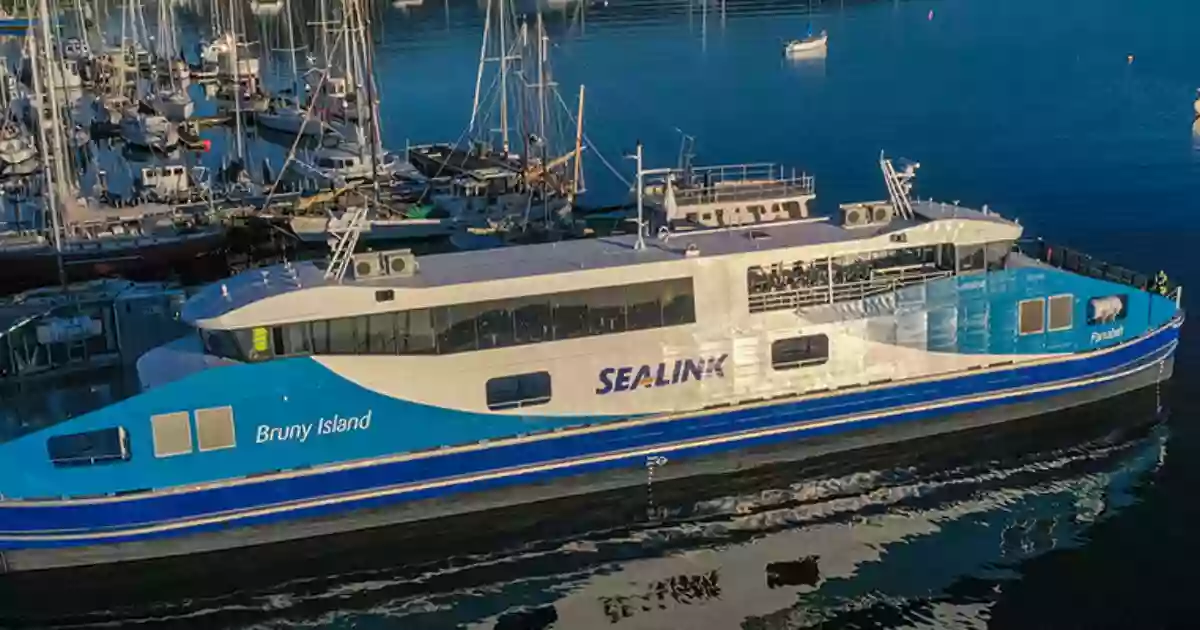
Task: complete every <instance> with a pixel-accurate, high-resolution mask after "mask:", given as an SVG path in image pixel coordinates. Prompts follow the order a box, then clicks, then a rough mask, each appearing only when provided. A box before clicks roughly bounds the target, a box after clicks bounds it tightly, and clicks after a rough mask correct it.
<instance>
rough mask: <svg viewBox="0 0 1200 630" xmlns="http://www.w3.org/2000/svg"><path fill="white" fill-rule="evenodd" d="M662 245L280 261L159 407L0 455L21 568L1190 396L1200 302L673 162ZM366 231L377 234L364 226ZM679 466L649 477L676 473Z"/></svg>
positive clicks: (16, 445)
mask: <svg viewBox="0 0 1200 630" xmlns="http://www.w3.org/2000/svg"><path fill="white" fill-rule="evenodd" d="M638 163H639V166H638V176H637V184H636V186H635V190H636V193H637V196H638V208H639V213H638V215H639V216H638V220H639V226H641V229H639V230H638V231H637V234H631V235H624V236H614V237H608V238H595V239H581V240H573V241H563V242H556V243H545V244H538V245H526V246H516V247H509V248H502V249H498V250H488V251H473V252H459V253H451V254H436V255H429V256H421V257H417V256H414V255H413V254H411V253H410V252H408V251H405V250H397V251H385V252H371V253H354V250H355V248H354V246H355V243H356V238H355V234H356V231H355V230H354V229H348V230H346V231H345V232H344V233H343V234H341V235H340V236H339V240H338V241H337V243H336V244H335V247H334V248H333V251H332V254H331V256H330V258H329V259H328V260H327V261H321V262H304V263H290V264H283V265H280V266H276V267H269V268H264V269H255V270H251V271H247V272H245V273H243V274H240V275H238V276H234V277H232V278H230V279H227V280H225V281H223V282H218V283H215V284H213V285H211V286H209V287H206V288H204V289H203V290H201V291H200V292H198V293H197V294H195V295H194V296H192V297H191V298H189V300H188V301H187V302H186V303H185V304H184V306H183V308H182V311H181V318H182V320H183V321H184V322H185V323H186V324H187V325H188V326H190V327H192V328H194V332H193V333H189V334H187V335H186V336H184V337H182V338H180V339H179V340H177V341H174V342H172V343H170V344H167V345H165V346H161V347H158V348H155V349H153V350H151V351H149V352H147V353H146V354H145V355H143V356H142V357H141V359H139V361H138V366H137V367H138V376H139V379H140V381H141V386H142V391H141V392H140V393H139V394H137V395H136V396H133V397H131V398H128V399H126V400H124V401H121V402H119V403H116V404H113V405H110V406H107V407H104V408H102V409H99V410H96V411H94V412H91V413H88V414H84V415H80V416H77V417H74V418H71V419H69V420H66V421H64V422H61V423H59V424H56V425H53V426H49V427H45V428H42V429H40V430H37V431H33V432H30V433H26V434H24V435H22V436H20V437H17V438H15V439H11V440H9V441H7V442H5V443H2V444H0V571H3V572H22V571H39V570H57V569H65V568H69V567H80V566H86V565H100V564H109V563H121V562H129V561H137V560H145V559H151V558H166V557H171V556H179V555H184V554H195V553H205V552H212V551H217V550H227V549H234V548H241V547H248V546H253V545H261V544H268V543H275V542H282V541H287V540H296V539H302V538H313V537H320V536H326V535H332V534H336V533H341V532H347V531H352V530H359V529H366V528H373V527H379V526H384V525H389V524H394V523H400V522H410V521H419V520H426V519H434V518H438V517H441V516H449V515H454V514H463V513H468V512H481V511H486V510H489V509H493V508H500V507H511V506H515V505H523V504H529V503H532V502H536V501H543V500H547V499H552V498H558V497H564V496H570V495H577V494H584V493H589V492H592V491H596V490H604V489H611V488H617V487H627V486H633V485H644V484H645V483H646V482H647V475H648V474H650V473H652V475H653V478H655V479H669V478H680V477H686V476H690V475H694V474H697V473H698V472H720V471H724V470H728V469H731V468H744V467H748V466H754V465H758V464H761V463H767V462H770V461H772V458H773V457H775V453H778V452H781V451H784V450H786V451H787V452H788V453H789V455H788V457H789V458H791V459H795V456H796V455H795V453H796V451H797V448H800V449H801V450H803V451H804V452H805V453H811V454H813V455H819V454H825V453H830V452H835V451H840V450H848V449H853V448H857V447H861V446H866V445H871V444H879V443H884V442H894V441H899V440H908V439H915V438H918V437H921V436H925V435H932V434H938V433H947V432H951V431H956V430H961V429H965V428H971V427H977V426H984V425H989V424H996V423H999V422H1002V421H1007V420H1012V419H1015V418H1023V417H1031V416H1037V415H1039V414H1042V413H1043V412H1047V411H1051V410H1056V409H1062V408H1067V407H1073V406H1077V405H1080V404H1083V403H1086V402H1093V401H1097V400H1102V399H1105V398H1108V397H1112V396H1116V395H1118V394H1121V393H1124V392H1127V391H1132V390H1137V389H1142V388H1145V387H1148V386H1153V385H1155V384H1157V383H1160V382H1162V381H1164V380H1166V379H1168V378H1170V376H1171V372H1172V366H1173V357H1174V352H1175V349H1176V345H1177V343H1178V337H1179V332H1180V329H1181V326H1182V324H1183V319H1184V317H1183V311H1182V309H1181V306H1180V296H1181V292H1182V290H1181V288H1179V287H1172V286H1168V283H1166V282H1164V281H1161V280H1153V279H1151V278H1150V277H1148V276H1145V275H1143V274H1138V273H1134V272H1131V271H1128V270H1125V269H1122V268H1119V267H1116V266H1113V265H1107V264H1104V263H1102V262H1100V261H1098V260H1096V259H1094V258H1091V257H1089V256H1086V255H1084V254H1081V253H1079V252H1076V251H1074V250H1070V249H1066V248H1061V247H1053V246H1049V245H1046V244H1045V243H1042V242H1040V241H1033V242H1030V241H1027V240H1026V239H1025V237H1024V234H1023V229H1022V227H1021V225H1020V224H1019V223H1018V222H1016V221H1013V220H1009V219H1006V218H1004V217H1002V216H1000V215H999V214H997V213H995V212H993V211H991V210H989V209H988V208H987V206H983V207H982V208H981V209H979V210H976V209H971V208H967V207H961V206H959V205H958V204H957V203H955V204H946V203H940V202H935V201H928V200H925V201H923V200H918V199H913V198H912V196H911V186H912V180H913V178H914V177H915V167H916V165H915V164H911V165H909V166H908V167H905V168H901V169H899V170H898V169H897V168H896V167H895V165H894V164H893V161H892V160H891V159H889V158H886V157H883V156H881V157H880V161H879V166H880V169H881V172H882V175H883V179H884V181H885V184H886V187H887V190H888V198H887V199H885V200H882V201H870V202H861V203H849V204H844V205H842V206H841V207H840V208H839V212H838V213H837V214H836V216H830V217H822V216H814V215H813V213H811V212H810V208H809V206H810V204H811V202H812V201H813V200H814V199H815V198H816V196H815V185H814V182H813V180H812V178H811V177H809V176H806V175H795V174H793V175H786V174H784V173H782V172H778V171H776V170H775V169H773V168H772V169H757V168H755V169H752V168H749V167H740V168H739V167H721V168H716V167H709V168H707V169H704V168H700V169H694V168H692V167H691V166H688V167H687V168H686V169H658V170H643V169H642V168H641V161H640V160H639V161H638ZM360 218H361V217H360ZM648 469H649V470H648Z"/></svg>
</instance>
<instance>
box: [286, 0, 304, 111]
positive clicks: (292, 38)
mask: <svg viewBox="0 0 1200 630" xmlns="http://www.w3.org/2000/svg"><path fill="white" fill-rule="evenodd" d="M283 10H284V12H285V13H284V15H283V23H284V28H286V29H287V42H288V54H289V55H290V56H291V58H292V64H291V65H292V85H291V88H292V90H295V89H296V83H297V82H298V81H299V78H300V68H298V67H297V66H296V34H295V33H294V32H293V30H294V29H295V26H293V25H292V2H291V0H287V3H286V4H285V5H284V8H283Z"/></svg>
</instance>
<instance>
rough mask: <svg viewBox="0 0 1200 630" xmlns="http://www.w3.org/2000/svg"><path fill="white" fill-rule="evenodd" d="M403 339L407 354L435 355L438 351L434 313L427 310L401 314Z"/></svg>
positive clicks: (404, 349)
mask: <svg viewBox="0 0 1200 630" xmlns="http://www.w3.org/2000/svg"><path fill="white" fill-rule="evenodd" d="M400 320H401V323H400V326H401V327H402V328H401V339H402V342H403V344H404V347H403V350H402V352H404V353H405V354H433V353H434V352H436V351H437V344H436V336H435V334H434V327H433V319H432V311H430V310H429V309H426V308H422V309H418V310H415V311H408V312H407V313H401V314H400Z"/></svg>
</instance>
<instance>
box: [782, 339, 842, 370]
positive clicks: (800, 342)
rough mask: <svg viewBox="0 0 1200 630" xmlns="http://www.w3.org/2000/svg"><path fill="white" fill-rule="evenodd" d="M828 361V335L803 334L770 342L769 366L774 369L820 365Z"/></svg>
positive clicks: (792, 368)
mask: <svg viewBox="0 0 1200 630" xmlns="http://www.w3.org/2000/svg"><path fill="white" fill-rule="evenodd" d="M827 361H829V337H827V336H825V335H803V336H800V337H790V338H788V339H777V340H775V341H774V342H772V343H771V366H772V367H773V368H775V369H776V370H794V369H796V368H801V367H810V366H814V365H822V364H824V363H825V362H827Z"/></svg>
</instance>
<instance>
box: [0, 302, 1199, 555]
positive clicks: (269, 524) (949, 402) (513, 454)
mask: <svg viewBox="0 0 1200 630" xmlns="http://www.w3.org/2000/svg"><path fill="white" fill-rule="evenodd" d="M1181 325H1182V317H1181V316H1179V317H1176V318H1175V319H1173V320H1171V322H1170V323H1168V324H1167V325H1166V326H1163V327H1161V328H1159V329H1157V330H1155V331H1153V332H1151V333H1150V334H1148V335H1145V336H1143V337H1140V338H1138V339H1134V340H1131V341H1129V342H1127V343H1124V344H1122V345H1120V346H1118V347H1115V348H1110V349H1108V350H1106V351H1100V352H1095V353H1092V355H1091V356H1088V357H1082V358H1081V357H1074V358H1073V359H1071V360H1064V361H1056V362H1051V363H1045V364H1040V365H1036V366H1027V367H1014V368H1011V369H1007V370H1001V371H998V372H997V371H987V370H984V371H969V372H967V373H964V374H962V375H959V376H956V377H954V378H952V379H949V380H923V381H920V382H914V383H907V384H892V385H885V386H866V387H859V388H848V389H847V390H845V392H844V393H834V394H831V395H828V396H819V397H813V396H807V397H803V398H799V399H797V398H792V399H782V400H777V401H774V402H770V401H768V402H759V403H750V404H742V405H737V406H725V407H718V408H715V409H710V410H706V411H705V412H702V413H700V414H692V415H688V416H683V417H679V416H676V417H667V418H649V419H632V420H625V421H619V422H608V423H603V424H601V425H593V426H590V427H581V428H579V429H565V430H559V431H553V432H549V433H546V434H534V435H529V436H521V437H517V438H511V439H505V440H496V441H494V442H491V443H483V444H479V445H472V446H470V447H460V448H451V449H435V450H434V451H432V452H425V453H419V454H410V455H405V456H398V457H394V458H388V459H384V460H379V461H375V462H369V463H365V464H361V465H355V466H353V467H351V466H350V465H344V466H340V467H335V468H333V469H330V470H327V471H324V472H316V471H293V472H290V473H286V474H279V475H275V476H271V477H266V478H261V479H245V480H238V481H237V482H235V483H230V484H228V485H219V486H215V487H214V486H208V487H205V488H200V489H196V490H193V491H180V492H172V493H164V494H160V495H154V494H143V495H141V496H138V495H129V496H128V497H111V498H107V499H104V500H102V501H96V502H92V503H85V502H79V503H78V504H70V503H60V502H54V504H53V505H50V504H46V505H43V506H39V505H38V502H27V503H24V504H22V505H19V506H17V505H13V506H4V507H2V508H0V523H3V524H4V530H6V531H4V532H3V533H0V571H7V572H18V571H33V570H46V569H55V568H67V567H73V566H85V565H97V564H107V563H116V562H125V561H132V560H139V559H150V558H159V557H167V556H179V555H186V554H194V553H202V552H208V551H216V550H221V549H230V548H236V547H245V546H252V545H261V544H267V543H273V542H281V541H286V540H295V539H300V538H308V537H314V536H323V535H329V534H334V533H338V532H346V531H353V530H360V529H366V528H372V527H379V526H384V525H389V524H396V523H403V522H411V521H418V520H425V519H433V518H439V517H443V516H450V515H454V514H462V513H468V512H476V511H481V510H487V509H492V508H498V507H504V506H512V505H520V504H524V503H530V502H534V501H542V500H547V499H553V498H558V497H565V496H571V495H578V494H585V493H590V492H594V491H598V490H606V489H613V488H619V487H627V486H633V485H642V484H645V483H646V479H647V467H650V466H653V467H654V469H655V470H654V477H655V479H667V478H676V477H685V476H690V475H695V474H700V473H719V472H722V471H727V470H730V469H734V468H747V467H752V466H757V465H763V464H767V463H772V462H774V461H778V460H780V459H781V458H783V457H784V455H782V454H781V453H783V452H785V451H786V459H788V460H795V459H802V458H804V457H812V456H818V455H825V454H829V453H833V452H839V451H845V450H849V449H856V448H862V447H866V446H871V445H877V444H881V443H889V442H896V441H903V440H910V439H916V438H920V437H923V436H928V435H934V434H941V433H948V432H952V431H958V430H963V429H968V428H974V427H979V426H985V425H991V424H998V423H1001V422H1005V421H1009V420H1013V419H1017V418H1026V417H1030V416H1035V415H1038V414H1041V413H1045V412H1050V411H1054V410H1059V409H1064V408H1069V407H1074V406H1078V405H1081V404H1086V403H1090V402H1095V401H1098V400H1103V399H1106V398H1110V397H1114V396H1118V395H1120V394H1122V393H1126V392H1130V391H1133V390H1137V389H1141V388H1144V387H1147V386H1152V385H1155V384H1157V383H1160V382H1162V381H1165V380H1167V379H1168V378H1170V376H1171V372H1172V368H1173V355H1174V351H1175V347H1176V345H1177V342H1178V334H1179V329H1180V326H1181ZM798 449H799V450H800V454H799V455H797V450H798Z"/></svg>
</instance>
